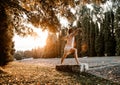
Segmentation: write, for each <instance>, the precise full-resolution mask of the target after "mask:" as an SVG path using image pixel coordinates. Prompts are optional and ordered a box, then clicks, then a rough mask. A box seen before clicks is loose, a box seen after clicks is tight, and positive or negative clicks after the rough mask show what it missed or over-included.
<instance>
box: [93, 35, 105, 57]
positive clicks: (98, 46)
mask: <svg viewBox="0 0 120 85" xmlns="http://www.w3.org/2000/svg"><path fill="white" fill-rule="evenodd" d="M95 50H96V53H97V56H104V37H103V35H102V33H101V34H99V35H98V36H97V37H96V40H95Z"/></svg>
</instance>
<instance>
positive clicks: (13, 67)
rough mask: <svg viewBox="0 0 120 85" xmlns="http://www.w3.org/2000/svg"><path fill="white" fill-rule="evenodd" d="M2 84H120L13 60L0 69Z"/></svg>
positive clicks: (84, 74) (0, 81) (0, 83)
mask: <svg viewBox="0 0 120 85" xmlns="http://www.w3.org/2000/svg"><path fill="white" fill-rule="evenodd" d="M0 85H119V84H115V83H113V82H111V81H108V80H105V79H102V78H98V77H95V76H92V75H90V74H86V73H83V74H71V73H66V72H59V71H56V70H55V68H53V67H49V66H47V67H46V66H41V65H32V64H27V63H23V62H17V61H14V62H11V63H9V64H8V65H6V66H5V67H3V68H1V69H0Z"/></svg>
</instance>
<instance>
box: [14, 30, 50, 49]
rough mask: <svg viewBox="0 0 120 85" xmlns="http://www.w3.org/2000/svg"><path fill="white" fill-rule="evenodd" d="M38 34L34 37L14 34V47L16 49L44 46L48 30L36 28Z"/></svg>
mask: <svg viewBox="0 0 120 85" xmlns="http://www.w3.org/2000/svg"><path fill="white" fill-rule="evenodd" d="M37 33H38V36H36V37H31V36H27V37H20V36H18V35H16V34H15V36H14V37H13V41H14V42H15V49H16V50H17V51H25V50H32V49H33V48H37V47H41V48H42V47H44V46H45V45H46V39H47V36H48V31H44V32H42V30H40V29H38V30H37Z"/></svg>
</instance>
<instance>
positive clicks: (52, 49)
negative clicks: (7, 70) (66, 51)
mask: <svg viewBox="0 0 120 85" xmlns="http://www.w3.org/2000/svg"><path fill="white" fill-rule="evenodd" d="M61 18H65V19H66V20H68V22H69V23H68V25H67V26H64V25H62V23H61V21H60V19H61ZM0 21H1V23H0V41H1V42H0V66H2V65H5V64H7V63H8V62H9V61H13V60H14V56H13V55H14V53H15V49H14V41H13V40H12V39H13V36H14V34H15V33H17V35H19V36H22V37H24V36H27V35H31V36H34V34H35V32H34V30H33V29H32V28H30V27H28V26H27V25H26V24H32V25H34V26H35V27H38V28H41V29H42V30H48V31H49V32H50V34H49V36H48V38H47V41H46V42H47V44H46V46H45V47H44V49H42V50H40V49H41V48H36V49H33V50H32V53H33V54H32V55H34V56H36V55H35V54H36V52H39V53H42V54H40V55H42V57H47V58H48V57H61V55H63V48H64V45H65V41H63V40H62V37H64V36H65V35H67V31H68V29H69V28H72V29H73V30H74V28H80V29H81V30H82V34H80V33H79V34H78V35H77V36H76V38H75V41H76V45H75V46H76V48H77V49H78V55H79V57H82V56H88V57H93V56H119V55H120V1H119V0H0ZM36 50H39V51H36ZM43 50H44V52H42V51H43ZM36 57H37V56H36Z"/></svg>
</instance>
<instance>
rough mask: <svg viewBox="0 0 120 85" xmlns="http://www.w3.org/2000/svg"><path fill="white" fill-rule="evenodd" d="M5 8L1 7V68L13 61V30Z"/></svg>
mask: <svg viewBox="0 0 120 85" xmlns="http://www.w3.org/2000/svg"><path fill="white" fill-rule="evenodd" d="M8 19H9V17H8V16H7V14H6V11H5V9H4V7H2V6H0V22H1V23H0V66H3V65H5V64H7V63H8V62H9V61H11V60H13V56H12V54H13V53H12V52H13V48H12V47H13V42H12V37H13V30H12V27H11V26H10V25H9V24H10V23H9V20H8Z"/></svg>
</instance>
